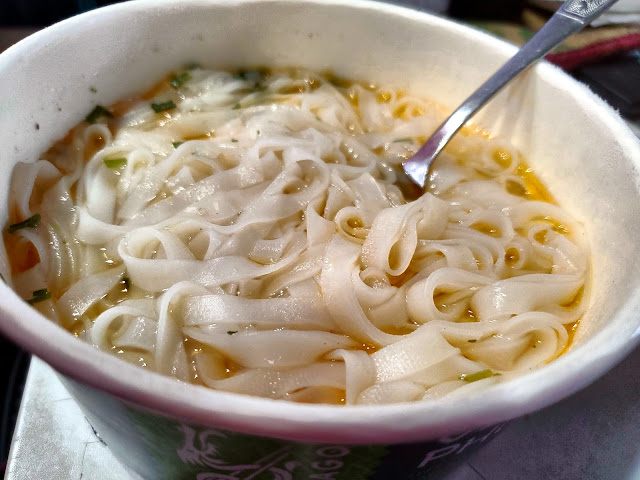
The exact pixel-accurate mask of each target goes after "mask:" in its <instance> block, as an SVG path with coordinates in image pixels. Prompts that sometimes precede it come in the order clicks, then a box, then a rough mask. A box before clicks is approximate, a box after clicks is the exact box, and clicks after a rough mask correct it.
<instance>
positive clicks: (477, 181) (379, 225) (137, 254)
mask: <svg viewBox="0 0 640 480" xmlns="http://www.w3.org/2000/svg"><path fill="white" fill-rule="evenodd" d="M88 120H90V121H91V122H93V123H89V122H83V123H82V124H80V125H79V126H78V127H76V128H75V129H74V130H72V131H71V132H70V134H69V135H68V137H67V138H66V139H64V140H62V141H61V142H59V143H58V144H56V145H55V146H54V147H52V149H51V150H49V152H47V153H46V154H45V155H44V156H43V159H42V160H40V161H38V162H36V163H23V164H19V165H18V166H17V167H16V169H15V172H14V177H13V180H12V187H11V203H10V218H11V219H12V222H11V223H12V225H11V227H10V229H9V230H10V232H11V233H8V232H5V235H4V238H5V243H6V245H7V250H8V252H9V256H10V258H11V262H12V269H13V280H12V281H13V286H14V288H15V289H16V291H18V292H19V293H20V294H21V295H22V296H23V298H25V299H26V300H28V301H30V303H32V304H33V305H34V306H35V307H36V308H38V309H39V310H40V311H41V312H42V313H44V314H45V315H47V316H49V317H51V318H52V319H53V320H54V321H56V322H58V323H59V324H60V325H62V326H63V327H64V328H66V329H68V330H70V331H71V332H73V333H74V334H75V335H76V336H78V337H80V338H82V339H84V340H86V341H88V342H91V343H93V344H94V345H96V346H98V347H99V348H101V349H104V350H107V351H111V352H113V353H114V354H116V355H119V356H122V357H123V358H125V359H127V360H129V361H132V362H134V363H138V364H140V365H142V366H144V367H147V368H151V369H153V370H155V371H158V372H160V373H162V374H165V375H170V376H173V377H175V378H177V379H179V380H181V381H185V382H193V383H198V384H203V385H206V386H209V387H211V388H214V389H217V390H224V391H229V392H238V393H244V394H251V395H258V396H263V397H270V398H284V399H289V400H294V401H301V402H327V403H346V404H381V403H392V402H408V401H415V400H420V399H432V398H439V397H442V396H445V395H446V396H452V395H466V394H469V393H470V392H473V391H476V390H481V389H484V388H486V387H487V386H489V385H491V384H494V383H496V382H501V381H504V380H507V379H509V378H511V377H513V376H516V375H521V374H523V373H525V372H528V371H530V370H532V369H536V368H539V367H541V366H543V365H544V364H545V363H547V362H549V361H550V360H552V359H554V358H555V357H557V356H558V355H560V354H561V353H562V352H563V351H564V350H565V349H566V348H567V347H568V345H569V342H570V334H571V333H572V329H573V328H574V327H575V326H576V325H577V322H578V320H579V318H580V316H581V315H582V314H583V311H584V308H585V307H586V304H587V301H586V297H587V296H586V295H585V281H586V277H587V272H588V257H587V254H586V248H585V246H584V245H583V244H582V238H583V234H582V227H581V225H580V224H579V223H577V222H576V221H575V220H573V219H572V218H571V216H569V215H568V214H567V213H566V212H565V211H563V210H562V209H561V208H559V207H558V206H556V205H555V204H553V203H552V201H551V198H550V197H549V196H548V194H547V193H546V191H545V190H544V188H543V187H542V186H541V185H540V184H539V183H538V181H537V180H536V179H535V177H534V176H533V174H532V173H531V171H530V169H528V167H527V166H526V164H524V162H523V161H522V160H521V159H519V156H518V153H517V152H516V151H515V150H514V149H513V148H512V147H510V146H509V145H508V144H506V143H504V142H503V141H501V140H499V139H495V138H491V137H490V136H488V135H487V134H483V132H476V131H473V130H470V129H469V128H467V130H466V131H465V132H463V133H462V134H460V135H458V137H457V138H456V139H455V140H454V141H453V142H452V144H451V145H450V146H449V147H447V149H446V150H445V152H444V153H443V154H442V155H441V158H439V160H438V161H437V163H436V165H435V167H436V168H435V170H434V172H433V173H432V175H431V177H430V178H429V180H428V183H429V185H428V190H427V192H426V193H425V194H424V195H422V196H420V197H419V198H416V199H405V198H404V197H403V194H402V192H401V191H400V189H399V188H398V186H397V185H396V184H395V181H396V173H395V172H396V169H397V168H398V167H399V166H400V165H401V163H402V161H404V160H405V159H406V158H409V157H410V156H411V155H412V153H413V152H415V151H416V150H417V149H418V147H419V145H420V142H422V141H424V139H425V138H426V136H428V134H429V132H431V131H433V130H434V129H435V127H436V126H437V125H438V124H439V123H440V121H441V120H442V116H441V114H440V113H439V111H438V107H437V106H435V105H434V104H432V103H430V102H428V101H426V100H424V99H422V98H418V97H414V96H411V95H409V94H406V93H404V92H402V91H397V90H392V89H384V88H380V87H378V86H375V85H367V84H358V83H350V82H345V81H343V80H340V79H337V78H334V77H332V76H330V75H325V76H323V75H320V74H316V73H310V72H307V71H300V70H283V71H276V72H265V71H249V72H239V73H236V74H232V73H228V72H220V71H208V70H203V69H200V68H195V69H191V70H185V71H184V72H181V73H180V74H178V75H175V76H173V77H171V78H170V79H168V80H167V81H165V82H163V83H162V84H160V85H159V86H158V87H157V88H156V89H154V91H152V92H151V93H150V98H148V99H137V100H135V101H126V102H121V103H119V104H116V105H114V106H112V107H111V108H110V109H109V110H107V109H101V108H98V109H96V110H94V112H92V114H91V115H90V117H89V118H88ZM20 222H22V223H20Z"/></svg>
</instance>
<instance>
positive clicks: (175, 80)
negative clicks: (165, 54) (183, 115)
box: [169, 72, 191, 90]
mask: <svg viewBox="0 0 640 480" xmlns="http://www.w3.org/2000/svg"><path fill="white" fill-rule="evenodd" d="M189 80H191V74H190V73H189V72H184V73H181V74H180V75H174V76H173V77H172V78H171V80H169V84H170V85H171V86H172V87H173V88H175V89H176V90H177V89H179V88H180V87H181V86H183V85H184V84H185V83H187V82H188V81H189Z"/></svg>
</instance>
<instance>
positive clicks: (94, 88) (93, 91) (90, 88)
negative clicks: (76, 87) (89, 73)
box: [89, 87, 98, 93]
mask: <svg viewBox="0 0 640 480" xmlns="http://www.w3.org/2000/svg"><path fill="white" fill-rule="evenodd" d="M89 91H90V92H91V93H98V89H97V88H96V87H89Z"/></svg>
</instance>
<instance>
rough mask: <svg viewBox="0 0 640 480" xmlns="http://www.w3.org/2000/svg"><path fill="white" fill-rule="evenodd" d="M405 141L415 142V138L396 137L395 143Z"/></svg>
mask: <svg viewBox="0 0 640 480" xmlns="http://www.w3.org/2000/svg"><path fill="white" fill-rule="evenodd" d="M403 142H411V143H413V139H412V138H410V137H403V138H396V139H395V140H394V141H393V143H403Z"/></svg>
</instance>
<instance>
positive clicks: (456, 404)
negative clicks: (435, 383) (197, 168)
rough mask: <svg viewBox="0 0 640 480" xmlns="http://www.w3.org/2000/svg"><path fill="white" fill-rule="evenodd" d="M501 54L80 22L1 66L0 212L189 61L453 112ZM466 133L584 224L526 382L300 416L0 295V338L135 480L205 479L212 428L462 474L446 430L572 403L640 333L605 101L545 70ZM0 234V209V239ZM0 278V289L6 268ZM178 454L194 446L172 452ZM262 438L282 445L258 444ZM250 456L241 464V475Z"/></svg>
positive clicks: (118, 18)
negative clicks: (573, 282) (55, 374)
mask: <svg viewBox="0 0 640 480" xmlns="http://www.w3.org/2000/svg"><path fill="white" fill-rule="evenodd" d="M514 52H515V49H514V47H512V46H510V45H508V44H506V43H504V42H501V41H499V40H497V39H495V38H492V37H490V36H488V35H485V34H483V33H480V32H478V31H476V30H473V29H471V28H468V27H465V26H462V25H459V24H456V23H453V22H450V21H447V20H444V19H442V18H437V17H434V16H431V15H428V14H424V13H419V12H416V11H412V10H408V9H403V8H399V7H393V6H390V5H385V4H378V3H374V2H369V1H348V0H332V1H326V2H323V1H319V0H302V1H294V0H280V1H275V0H274V1H255V0H254V1H252V0H248V1H241V0H232V1H223V0H217V1H216V0H210V1H206V0H189V1H182V2H178V1H175V2H174V1H163V2H158V1H151V0H138V1H136V2H128V3H124V4H120V5H115V6H111V7H108V8H104V9H100V10H97V11H93V12H90V13H88V14H84V15H81V16H78V17H75V18H72V19H70V20H67V21H65V22H62V23H60V24H57V25H55V26H53V27H50V28H48V29H46V30H44V31H42V32H39V33H37V34H35V35H33V36H31V37H29V38H27V39H26V40H24V41H22V42H20V43H19V44H17V45H15V46H14V47H12V48H10V49H9V50H7V51H6V52H5V53H3V54H2V55H0V145H2V157H1V159H0V172H1V173H2V177H1V178H2V180H1V182H0V205H6V204H7V193H8V188H9V179H10V175H11V171H12V169H13V166H14V165H15V163H16V162H18V161H35V160H37V159H38V158H39V155H40V153H41V152H43V151H45V150H46V149H47V148H48V147H49V146H50V145H51V144H52V143H53V142H54V141H55V140H56V139H58V138H60V137H62V136H64V135H65V133H66V132H67V131H68V129H70V128H71V127H72V126H74V125H75V124H77V123H78V122H79V121H80V120H82V119H83V118H84V116H85V115H86V114H87V112H88V111H89V110H90V109H91V108H92V107H93V106H94V105H95V104H96V103H100V104H104V105H108V104H110V103H112V102H115V101H116V100H118V99H121V98H123V97H126V96H128V95H132V94H135V93H139V92H142V91H145V90H146V89H148V88H149V87H150V86H152V85H153V84H154V83H155V82H156V81H157V80H158V79H160V78H162V77H163V75H165V74H166V73H168V72H169V71H171V70H174V69H177V68H179V67H180V66H182V65H184V64H185V63H186V62H189V61H199V62H201V63H203V64H205V65H207V66H218V67H233V66H238V67H240V66H251V65H273V66H292V65H295V66H304V67H308V68H311V69H315V70H323V69H326V68H331V69H333V70H334V71H335V72H336V73H338V74H341V75H344V76H347V77H353V78H362V79H370V80H373V81H377V82H389V83H392V84H396V85H398V86H405V87H408V88H410V89H411V90H413V91H416V92H418V93H420V94H424V95H426V96H428V97H431V98H433V99H435V100H437V101H438V102H440V103H442V104H445V105H449V106H451V107H453V106H455V105H456V104H457V103H458V102H459V101H461V100H463V99H464V98H465V97H466V96H467V94H469V93H470V92H471V91H472V90H473V89H474V88H475V87H476V86H478V85H479V84H480V83H481V82H482V81H483V80H484V79H485V78H486V77H487V76H488V75H489V74H490V73H491V72H493V71H494V70H495V69H497V67H498V66H499V65H500V64H502V63H503V62H504V61H506V59H507V58H508V57H509V56H511V55H512V54H513V53H514ZM90 87H94V88H95V89H96V90H97V93H92V91H91V90H90ZM476 122H477V123H479V124H480V125H482V126H483V127H488V128H490V129H491V130H493V131H494V132H497V133H499V134H501V135H504V136H507V137H509V138H510V139H511V141H512V142H513V143H514V144H515V146H516V147H518V148H519V150H520V151H521V152H523V153H524V154H525V156H526V157H527V159H528V161H529V163H530V164H531V165H532V166H533V168H534V169H535V171H536V172H537V174H538V176H539V178H540V179H541V180H542V181H543V182H544V183H545V184H546V185H547V186H548V187H549V189H550V191H551V193H552V194H553V195H554V196H555V197H556V199H557V200H558V201H559V203H560V204H561V205H563V206H564V207H566V208H567V209H568V210H569V211H570V212H571V213H572V214H574V215H575V216H576V217H577V218H578V219H579V220H581V221H582V222H584V224H585V225H586V231H587V235H588V241H589V244H590V246H591V250H592V262H593V263H592V267H593V288H592V296H591V307H590V309H589V311H588V313H587V314H586V315H585V316H584V318H583V319H582V321H581V324H580V328H579V329H578V333H577V335H576V337H575V342H574V345H573V347H572V348H571V350H570V351H569V352H568V353H567V354H566V355H564V356H562V357H561V358H559V359H558V360H556V361H554V362H552V363H551V364H550V365H548V366H546V367H544V368H542V369H540V370H538V371H536V372H534V373H531V374H528V375H525V376H523V377H521V378H519V379H517V380H514V381H510V382H508V383H504V384H500V385H497V386H495V387H493V388H491V389H489V390H488V391H486V392H485V393H482V394H479V395H476V396H473V397H469V398H460V399H455V400H450V401H446V400H445V401H442V402H434V403H413V404H401V405H388V406H375V407H373V406H368V407H367V406H357V407H335V406H310V405H301V404H289V403H284V402H281V401H272V400H267V399H262V398H252V397H246V396H241V395H235V394H229V393H223V392H215V391H212V390H208V389H205V388H202V387H197V386H185V385H182V384H179V383H178V382H176V381H174V380H172V379H170V378H166V377H162V376H160V375H157V374H154V373H150V372H148V371H144V370H142V369H139V368H137V367H135V366H133V365H129V364H126V363H124V362H121V361H120V360H118V359H117V358H115V357H113V356H111V355H109V354H107V353H104V352H100V351H98V350H96V349H95V348H94V347H92V346H90V345H88V344H85V343H82V342H80V341H78V340H77V339H75V338H73V337H72V336H71V335H70V334H68V333H67V332H66V331H64V330H62V329H61V328H59V327H57V326H56V325H54V324H53V323H52V322H50V321H49V320H47V319H46V318H44V317H42V316H41V315H40V314H38V313H37V312H36V311H35V310H33V309H32V308H31V307H30V306H29V305H27V304H26V303H25V302H24V301H23V300H21V299H20V298H18V296H17V295H16V294H15V293H13V291H12V290H11V289H10V288H8V287H7V286H6V285H4V284H2V283H0V298H1V301H0V328H1V329H2V331H3V333H4V334H6V335H7V336H8V337H10V338H11V339H12V340H14V341H15V342H16V343H18V344H20V345H21V346H23V347H24V348H26V349H27V350H29V351H31V352H33V353H34V354H36V355H38V356H39V357H41V358H43V359H44V360H45V361H47V362H48V363H49V364H51V365H52V366H53V367H54V368H55V369H56V370H58V371H59V372H61V373H62V374H63V375H64V376H65V377H66V384H67V386H68V387H69V389H70V390H71V392H72V394H73V395H74V396H75V397H76V399H77V400H78V402H79V404H80V405H81V407H82V408H83V410H84V411H85V413H86V415H87V417H88V418H89V420H90V421H91V422H92V423H93V424H94V426H95V427H96V428H97V429H98V431H99V433H100V434H101V435H102V437H103V438H105V440H106V441H107V443H108V444H109V446H110V447H111V449H112V451H113V452H114V454H115V455H116V456H117V457H118V458H119V459H120V460H121V461H122V462H123V463H124V464H125V465H126V466H128V467H129V468H130V469H131V470H132V471H133V472H135V473H136V474H137V475H140V476H142V477H144V478H148V479H154V480H155V479H158V478H172V479H173V478H196V477H195V475H196V474H197V473H198V472H200V475H201V477H197V478H198V480H201V479H206V478H217V477H213V476H210V477H206V476H202V475H205V474H206V472H211V471H214V470H215V468H218V467H219V465H220V464H219V463H216V461H217V460H219V458H218V457H217V456H216V454H215V453H216V452H219V451H220V448H221V447H220V445H219V443H217V442H218V440H219V438H221V437H216V435H214V434H212V433H210V432H211V430H210V429H211V428H215V429H216V432H218V433H220V432H222V433H220V435H226V437H225V438H227V440H225V441H226V442H227V443H228V444H229V445H231V444H232V443H233V442H234V441H238V442H244V443H243V445H247V444H249V443H250V442H254V443H256V444H261V445H263V446H264V445H267V444H269V445H272V446H273V449H275V450H274V451H276V452H277V451H279V450H278V449H284V450H282V451H283V452H284V451H289V452H292V451H295V452H297V453H295V458H296V459H301V458H304V459H308V460H309V462H311V463H309V465H311V464H313V458H315V457H313V458H312V457H309V456H308V455H311V453H309V452H312V453H313V455H316V457H318V455H319V454H318V448H320V447H318V448H316V449H315V450H314V448H315V447H309V446H308V445H302V444H301V443H300V442H313V443H331V444H338V443H344V444H360V445H372V444H385V445H391V444H396V443H399V442H405V443H412V444H414V445H413V447H416V446H417V447H419V448H417V449H416V448H414V449H413V450H411V449H409V448H408V447H409V446H408V445H405V446H402V450H403V451H405V452H409V451H410V450H411V451H414V450H415V452H417V453H415V454H411V455H414V457H411V458H409V457H410V454H408V453H405V454H404V457H403V456H402V454H400V453H394V451H395V450H394V448H395V447H389V448H388V449H387V450H386V452H387V453H384V454H383V453H380V452H379V451H378V450H376V448H378V447H348V448H347V447H344V448H347V450H348V451H349V453H344V450H335V451H333V455H334V456H333V457H331V456H330V455H329V456H326V455H325V456H322V455H320V456H319V457H318V458H323V459H324V460H323V461H329V460H331V461H333V460H335V461H336V462H338V461H339V462H341V464H342V465H343V466H342V467H340V468H347V466H348V465H352V464H353V462H355V460H353V458H355V457H353V455H354V452H365V453H366V454H365V453H361V455H364V456H365V457H366V456H367V455H370V456H371V458H370V461H369V462H368V463H367V465H372V467H371V469H373V470H375V468H374V465H378V467H377V468H378V470H377V472H378V473H375V474H371V472H369V473H366V474H365V473H362V474H360V476H357V475H355V474H354V475H355V476H352V477H350V478H354V479H356V478H390V477H384V476H380V475H384V473H380V472H384V468H386V467H385V465H387V466H388V465H396V467H394V470H392V471H394V472H395V473H394V475H395V474H398V475H400V476H397V477H394V478H400V477H401V476H402V474H401V473H398V472H401V470H398V468H405V467H406V468H408V469H413V470H411V471H412V472H413V471H420V472H422V471H427V470H429V469H430V468H431V466H432V465H433V464H432V463H431V460H430V461H428V462H426V463H425V462H424V459H425V458H427V457H428V455H430V454H431V453H430V452H434V451H436V452H439V453H436V454H432V457H433V458H432V460H433V459H435V458H440V459H441V460H443V461H444V460H445V457H446V461H449V460H451V459H452V458H453V457H456V458H457V459H461V458H462V457H463V456H462V455H457V454H458V453H460V451H461V450H465V451H470V450H471V449H470V448H468V447H469V446H470V445H471V444H474V446H475V444H479V443H481V441H482V440H483V439H486V438H485V434H480V435H479V434H477V433H475V434H468V435H467V436H462V435H460V434H461V433H462V432H469V431H474V430H478V429H483V428H485V429H487V428H488V429H487V430H485V432H494V431H496V429H495V428H492V427H491V426H492V425H496V424H499V423H501V422H504V421H506V420H509V419H512V418H514V417H517V416H520V415H523V414H525V413H528V412H531V411H533V410H537V409H540V408H542V407H544V406H547V405H549V404H550V403H553V402H555V401H557V400H559V399H561V398H563V397H566V396H567V395H569V394H571V393H573V392H575V391H576V390H578V389H579V388H582V387H583V386H585V385H587V384H588V383H590V382H592V381H593V380H595V379H596V378H597V377H598V376H599V375H601V374H602V373H604V372H605V371H606V370H607V369H609V368H610V367H612V366H613V365H614V364H615V363H616V362H618V361H619V360H620V359H621V358H622V357H623V356H624V355H625V354H626V353H627V352H629V350H630V349H631V348H632V347H633V346H634V345H635V344H636V343H637V340H638V338H637V337H638V335H637V333H638V327H639V326H640V315H638V313H637V312H638V311H639V310H640V295H639V287H640V242H639V241H638V238H640V222H639V220H640V186H639V175H638V167H639V166H640V146H639V143H638V140H637V139H636V138H635V137H634V136H633V135H632V134H631V132H630V131H629V130H628V129H627V127H626V126H625V124H624V123H623V122H622V121H621V120H620V119H619V118H618V116H617V115H616V113H615V112H614V111H612V110H611V109H610V108H609V107H607V106H606V105H605V104H604V102H602V101H601V100H600V99H598V98H596V97H595V96H594V95H593V94H591V93H590V92H589V91H588V90H587V89H586V88H585V87H583V86H582V85H580V84H578V83H577V82H575V81H573V80H572V79H570V78H569V77H568V76H566V75H565V74H563V73H562V72H561V71H559V70H557V69H556V68H554V67H553V66H551V65H548V64H540V65H538V66H536V67H535V68H534V69H533V70H531V71H529V72H528V73H527V74H526V75H525V76H524V77H522V78H520V79H518V80H517V81H515V82H514V83H513V85H512V86H511V87H509V89H507V90H506V91H505V92H503V93H502V94H501V95H500V96H499V97H497V98H496V99H495V100H494V101H493V103H492V104H491V105H490V106H489V107H487V108H486V109H485V110H484V111H483V112H481V114H480V115H479V116H478V117H477V119H476ZM6 221H7V211H6V208H3V209H1V210H0V223H2V224H6ZM0 272H2V274H3V275H4V276H5V278H7V271H6V259H5V258H4V253H3V254H2V255H0ZM189 429H191V430H189ZM176 432H179V435H178V437H176V438H173V437H172V435H173V434H176ZM190 432H191V433H190ZM203 432H205V433H206V432H209V433H206V434H205V433H203ZM190 435H193V436H192V437H190ZM202 435H204V436H202ZM207 435H209V437H207ZM488 435H489V434H488V433H487V434H486V436H488ZM256 436H260V437H266V438H258V437H256ZM201 437H202V438H201ZM189 438H192V439H196V440H194V442H195V443H193V444H192V445H191V446H190V447H189V448H191V450H189V448H187V450H189V451H191V454H185V453H184V452H185V450H184V448H186V447H185V445H187V446H189V445H188V443H189ZM207 438H214V439H215V438H218V440H215V441H214V440H207ZM274 438H275V439H282V440H283V441H276V440H269V439H274ZM198 439H199V440H198ZM234 439H235V440H234ZM469 439H471V440H469ZM200 441H201V442H203V443H198V442H200ZM427 441H429V442H430V443H416V442H427ZM172 442H174V443H172ZM176 442H178V443H176ZM180 442H183V443H180ZM184 442H186V443H184ZM229 442H231V443H229ZM260 442H262V443H260ZM265 442H266V443H265ZM269 442H271V443H269ZM434 442H435V443H434ZM223 443H224V442H223ZM466 443H468V445H467V446H465V447H464V448H463V445H464V444H466ZM178 444H180V445H178ZM301 445H302V446H301ZM453 445H457V447H455V448H451V447H452V446H453ZM303 446H304V447H305V448H307V447H308V448H307V449H306V450H305V449H303V448H302V447H303ZM209 447H212V448H213V450H211V449H210V448H209ZM247 448H248V447H247ZM265 448H266V447H265ZM287 448H289V450H286V449H287ZM336 448H342V447H336ZM358 448H360V450H357V449H358ZM291 449H293V450H291ZM296 449H297V450H296ZM447 449H448V450H447ZM249 450H250V449H249ZM249 450H248V451H249ZM267 450H268V449H267ZM303 451H304V452H307V453H304V452H303ZM397 451H398V452H399V451H400V450H397ZM194 452H196V453H194ZM207 452H208V453H207ZM212 452H213V453H212ZM336 452H337V453H338V454H340V453H341V455H337V454H336ZM375 452H378V453H375ZM389 452H391V453H389ZM323 453H324V454H326V453H327V452H326V451H324V452H323ZM330 453H331V452H330ZM453 453H456V455H453ZM183 454H184V455H183ZM307 454H308V455H307ZM189 455H191V456H189ZM247 455H249V457H251V455H253V453H251V454H249V453H248V454H247ZM255 455H257V453H256V454H255ZM287 455H293V454H291V453H289V454H287ZM305 455H307V456H305ZM376 455H377V456H376ZM394 455H395V456H394ZM425 455H426V456H427V457H425ZM249 457H247V459H244V460H242V461H244V462H245V463H246V462H249V463H251V462H252V461H253V460H251V458H253V457H251V458H249ZM374 457H375V460H374ZM185 458H186V460H185ZM194 458H196V459H199V460H198V461H199V463H198V461H195V460H193V459H194ZM212 458H213V460H212ZM283 458H285V460H286V458H289V457H286V455H285V457H283ZM291 458H294V457H291ZM367 458H369V457H367ZM203 459H204V460H203ZM332 459H333V460H332ZM403 459H404V460H403ZM214 460H216V461H214ZM238 461H240V460H233V461H232V460H227V463H229V462H232V463H233V462H236V463H237V462H238ZM283 461H284V460H283ZM276 463H277V462H276ZM316 463H317V462H316ZM365 463H366V462H365ZM198 465H199V466H198ZM216 465H217V466H216ZM274 465H275V464H274ZM333 465H334V466H335V465H337V464H336V463H334V464H333ZM398 465H400V467H398ZM402 465H404V467H403V466H402ZM325 466H326V465H325ZM197 468H200V470H197ZM207 468H208V469H209V470H207ZM269 468H276V467H269ZM283 468H284V467H283ZM309 468H311V467H309ZM190 469H191V470H190ZM203 469H204V470H203ZM416 469H417V470H416ZM373 470H372V471H373ZM202 472H204V473H202ZM407 472H409V470H407ZM294 473H295V472H294ZM370 474H371V475H374V476H367V475H370ZM291 475H293V473H291ZM375 475H378V477H375ZM407 475H409V473H407ZM283 478H288V477H283ZM291 478H298V477H296V476H295V475H294V476H292V477H291ZM299 478H307V477H299ZM312 478H313V477H312ZM319 478H322V477H319ZM327 478H335V477H327ZM407 478H408V477H407Z"/></svg>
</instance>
